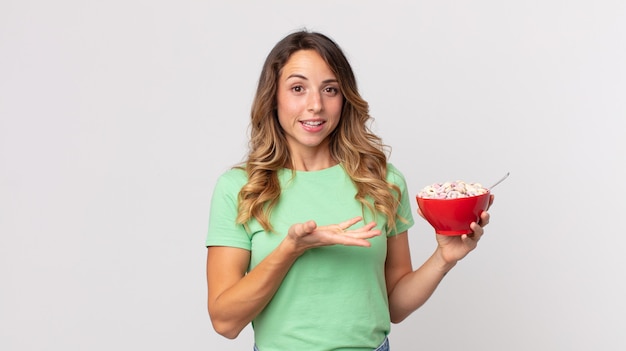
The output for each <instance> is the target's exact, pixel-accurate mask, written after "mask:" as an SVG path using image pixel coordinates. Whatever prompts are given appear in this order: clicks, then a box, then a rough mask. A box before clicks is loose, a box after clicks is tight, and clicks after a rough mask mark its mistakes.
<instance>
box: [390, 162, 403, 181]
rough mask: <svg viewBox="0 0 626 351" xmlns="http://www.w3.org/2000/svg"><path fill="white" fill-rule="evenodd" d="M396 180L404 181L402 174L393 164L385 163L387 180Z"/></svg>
mask: <svg viewBox="0 0 626 351" xmlns="http://www.w3.org/2000/svg"><path fill="white" fill-rule="evenodd" d="M396 179H404V174H402V172H401V171H400V170H399V169H398V168H397V167H396V166H394V165H393V163H390V162H387V180H388V181H392V180H396Z"/></svg>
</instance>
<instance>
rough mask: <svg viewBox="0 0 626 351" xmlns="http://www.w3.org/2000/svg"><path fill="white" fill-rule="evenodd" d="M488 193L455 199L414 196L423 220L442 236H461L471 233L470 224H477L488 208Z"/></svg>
mask: <svg viewBox="0 0 626 351" xmlns="http://www.w3.org/2000/svg"><path fill="white" fill-rule="evenodd" d="M489 196H490V193H489V192H486V193H485V194H481V195H477V196H471V197H461V198H456V199H427V198H422V197H419V196H416V198H417V206H419V209H420V210H421V211H422V214H423V215H424V218H425V219H426V221H428V223H430V225H431V226H433V228H435V233H437V234H442V235H463V234H469V233H471V232H472V230H471V229H470V224H471V223H472V222H478V220H479V219H480V214H481V213H482V212H483V211H486V210H487V207H488V206H489Z"/></svg>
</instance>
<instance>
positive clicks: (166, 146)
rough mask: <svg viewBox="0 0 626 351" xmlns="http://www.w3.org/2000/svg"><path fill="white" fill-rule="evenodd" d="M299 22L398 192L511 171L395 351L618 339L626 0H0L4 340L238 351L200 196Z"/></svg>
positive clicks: (416, 250) (0, 340) (425, 244)
mask: <svg viewBox="0 0 626 351" xmlns="http://www.w3.org/2000/svg"><path fill="white" fill-rule="evenodd" d="M302 27H306V28H308V29H311V30H316V31H321V32H323V33H325V34H328V35H329V36H331V37H332V38H334V39H335V40H336V41H337V42H338V43H339V44H340V46H342V48H343V49H344V51H345V52H346V54H347V56H348V57H349V59H350V60H351V62H352V64H353V68H354V70H355V73H356V75H357V79H358V83H359V86H360V89H361V93H362V95H363V96H364V97H365V99H366V100H368V101H369V103H370V106H371V114H372V116H373V117H374V118H375V123H374V125H373V129H374V130H375V131H376V132H377V133H379V134H380V135H381V136H382V137H383V139H384V141H385V142H386V143H387V144H389V145H391V146H392V147H393V150H392V155H391V161H392V162H393V163H394V164H395V165H396V166H397V167H399V168H400V169H401V170H402V171H403V172H404V174H405V176H406V179H407V182H408V184H409V190H410V192H411V193H413V194H416V193H417V192H418V191H419V189H420V188H421V187H423V186H425V185H428V184H430V183H433V182H436V181H443V180H456V179H463V180H466V181H479V182H482V183H485V184H489V183H491V182H493V181H495V180H497V179H498V178H499V177H500V176H502V175H503V174H504V173H506V172H507V171H510V172H511V176H510V177H509V179H508V180H506V181H505V182H504V183H502V184H501V185H499V186H498V187H497V188H496V189H495V190H494V193H495V195H496V202H495V204H494V206H493V207H492V209H491V211H490V212H491V214H492V222H491V224H490V225H489V226H488V227H487V232H486V235H485V237H484V238H483V240H481V242H480V245H479V247H478V249H477V250H476V251H475V252H473V253H472V254H471V255H470V256H468V257H467V258H466V259H465V260H463V261H462V262H460V263H459V265H457V267H456V268H455V269H454V271H453V272H451V273H450V274H449V275H448V276H447V277H446V279H445V280H444V282H443V283H442V284H441V286H440V287H439V289H438V290H437V292H436V293H435V295H434V296H433V297H432V299H431V300H430V301H429V302H428V303H427V304H426V305H425V306H424V307H422V308H421V309H420V310H418V311H417V312H416V313H414V314H413V315H412V316H411V317H409V318H408V319H407V320H406V321H404V322H403V323H402V324H399V325H394V326H393V329H392V334H391V342H392V347H393V349H394V350H395V351H398V350H407V351H412V350H458V349H464V350H592V349H595V350H623V349H625V348H626V341H625V340H624V334H623V332H624V314H625V313H626V303H625V299H624V296H626V288H625V287H624V273H623V270H624V267H626V255H624V247H625V246H626V239H625V234H626V230H625V229H624V214H625V211H626V205H625V201H624V198H625V197H624V195H626V191H625V188H624V179H626V173H625V170H624V168H625V167H624V166H625V162H624V161H625V160H626V157H625V156H624V154H625V151H626V141H625V139H626V138H625V137H626V64H625V63H626V2H624V1H621V0H615V1H608V0H607V1H602V0H600V1H564V0H563V1H557V0H543V1H496V0H477V1H428V2H427V1H406V2H398V1H385V2H371V3H368V2H363V1H356V0H353V1H337V2H335V1H317V2H287V1H284V2H270V1H263V2H261V1H258V2H254V1H224V2H217V1H216V2H212V1H211V2H207V1H185V0H183V1H169V2H168V1H164V0H159V1H147V0H146V1H140V0H125V1H121V0H117V1H70V0H65V1H41V0H32V1H27V0H21V1H17V0H2V2H1V3H0V349H2V350H111V349H117V350H131V349H145V350H148V349H149V350H250V349H251V347H252V331H251V329H250V328H246V330H244V332H243V333H242V334H241V335H240V337H239V338H238V339H236V340H234V341H231V340H227V339H225V338H223V337H221V336H219V335H217V334H216V333H215V332H214V331H213V329H212V328H211V325H210V322H209V318H208V316H207V313H206V307H205V306H206V302H205V301H206V287H205V272H204V270H205V267H204V264H205V250H206V249H205V248H204V237H205V233H206V229H207V223H208V209H209V199H210V196H211V191H212V188H213V186H214V184H215V181H216V179H217V177H218V176H219V175H220V174H221V173H222V172H223V171H225V170H226V169H228V168H229V167H230V166H231V165H233V164H235V163H236V162H239V161H240V160H242V159H243V157H244V154H245V152H246V142H247V123H248V118H249V110H250V103H251V101H252V97H253V93H254V89H255V86H256V83H257V79H258V75H259V73H260V69H261V65H262V63H263V60H264V59H265V56H266V55H267V53H268V52H269V50H270V49H271V47H272V46H273V45H274V44H275V43H276V42H277V41H278V40H280V39H281V38H282V37H284V36H285V35H287V34H288V33H290V32H291V31H293V30H296V29H299V28H302ZM413 205H414V206H415V203H413ZM415 209H416V208H415ZM416 221H417V224H416V225H415V227H414V228H413V229H412V230H411V231H410V233H409V234H410V238H411V245H412V254H413V260H414V264H415V265H416V266H417V265H419V264H420V263H421V262H423V261H424V260H425V259H426V258H427V257H428V255H430V253H431V252H432V251H433V249H434V245H435V238H434V235H433V232H432V229H431V228H430V227H429V226H428V225H427V224H426V223H425V222H424V221H423V220H422V219H421V218H419V217H417V216H416Z"/></svg>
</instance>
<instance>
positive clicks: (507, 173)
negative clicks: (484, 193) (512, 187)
mask: <svg viewBox="0 0 626 351" xmlns="http://www.w3.org/2000/svg"><path fill="white" fill-rule="evenodd" d="M510 173H511V172H506V174H505V175H504V177H502V178H501V179H500V180H498V181H497V182H496V183H495V184H494V185H492V186H490V187H489V188H487V189H489V191H491V189H493V187H495V186H496V185H498V184H500V183H502V181H503V180H505V179H506V178H507V177H508V176H509V174H510Z"/></svg>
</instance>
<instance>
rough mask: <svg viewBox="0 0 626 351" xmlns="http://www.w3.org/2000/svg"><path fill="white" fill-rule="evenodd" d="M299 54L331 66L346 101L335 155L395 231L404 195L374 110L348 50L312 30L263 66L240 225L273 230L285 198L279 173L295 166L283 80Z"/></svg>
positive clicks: (333, 141)
mask: <svg viewBox="0 0 626 351" xmlns="http://www.w3.org/2000/svg"><path fill="white" fill-rule="evenodd" d="M299 50H315V51H316V52H317V53H318V54H319V55H320V56H321V57H322V58H323V59H324V61H326V64H327V65H328V66H329V67H330V69H331V70H332V72H333V73H334V74H335V77H336V78H337V80H338V83H339V87H340V90H341V93H342V95H343V97H344V99H343V100H344V102H343V107H342V111H341V117H340V120H339V124H338V125H337V127H336V128H335V130H334V131H333V132H332V133H331V134H330V136H329V138H330V153H331V156H332V157H333V159H334V160H336V161H337V162H340V163H341V164H342V166H343V167H344V169H345V170H346V172H347V174H348V176H349V177H350V178H351V179H352V181H353V182H354V184H355V185H356V188H357V194H356V196H355V198H356V199H357V200H358V201H360V202H361V203H362V204H363V205H364V206H366V207H367V208H369V209H370V211H372V212H373V213H374V214H376V213H382V214H383V215H384V216H385V217H386V218H387V222H388V224H389V227H390V228H395V220H396V218H397V208H398V204H399V201H400V196H401V195H400V189H399V188H398V187H397V186H396V185H395V184H392V183H389V182H387V181H386V175H387V154H388V152H387V151H388V150H389V148H388V147H387V146H386V145H384V144H383V143H382V140H381V138H379V137H378V136H377V135H375V134H373V133H372V132H371V131H370V129H369V126H368V125H369V123H370V122H371V119H372V118H371V116H370V115H369V105H368V103H367V102H366V101H365V100H364V99H363V98H362V97H361V96H360V94H359V92H358V89H357V84H356V79H355V77H354V73H353V71H352V68H351V67H350V64H349V63H348V60H347V58H346V56H345V55H344V53H343V52H342V50H341V49H340V48H339V46H338V45H337V44H336V43H335V42H334V41H333V40H331V39H330V38H329V37H327V36H325V35H323V34H320V33H315V32H308V31H306V30H303V31H298V32H295V33H292V34H290V35H288V36H286V37H285V38H284V39H282V40H281V41H279V42H278V43H277V44H276V46H274V48H273V49H272V51H271V52H270V53H269V55H268V56H267V59H266V60H265V63H264V65H263V69H262V71H261V76H260V78H259V84H258V87H257V91H256V96H255V98H254V101H253V104H252V111H251V117H252V120H251V123H250V141H249V145H248V146H249V153H248V158H247V161H246V162H245V164H243V165H242V166H240V168H242V169H245V171H246V172H247V174H248V183H247V184H245V185H244V186H243V187H242V188H241V191H240V192H239V199H238V200H239V208H238V216H237V223H239V224H243V225H244V226H246V227H247V223H248V221H249V220H251V219H252V218H255V219H256V220H257V221H258V222H259V224H260V225H261V226H262V227H263V229H265V230H266V231H268V232H270V231H272V225H271V222H270V216H271V211H272V208H273V207H274V206H275V205H276V203H277V202H278V199H279V197H280V193H281V188H280V183H279V180H278V170H280V169H283V168H285V167H287V168H290V165H291V157H290V154H289V150H288V147H287V141H286V138H285V134H284V132H283V130H282V128H281V126H280V124H279V122H278V116H277V114H276V107H277V102H276V93H277V87H278V79H279V77H280V73H281V70H282V68H283V67H284V66H285V64H286V63H287V61H288V60H289V58H290V57H291V55H292V54H293V53H295V52H296V51H299ZM398 218H399V217H398ZM400 219H402V218H400Z"/></svg>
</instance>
